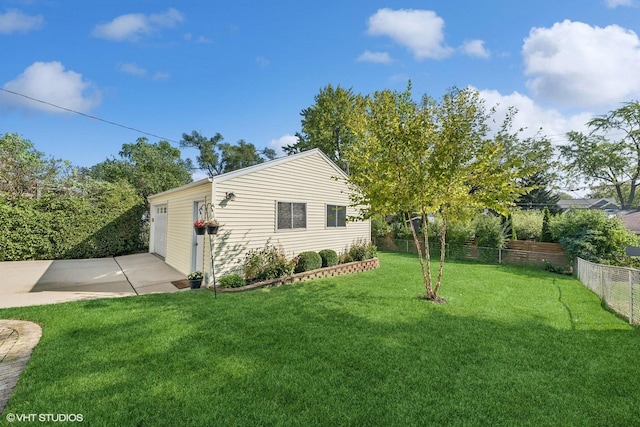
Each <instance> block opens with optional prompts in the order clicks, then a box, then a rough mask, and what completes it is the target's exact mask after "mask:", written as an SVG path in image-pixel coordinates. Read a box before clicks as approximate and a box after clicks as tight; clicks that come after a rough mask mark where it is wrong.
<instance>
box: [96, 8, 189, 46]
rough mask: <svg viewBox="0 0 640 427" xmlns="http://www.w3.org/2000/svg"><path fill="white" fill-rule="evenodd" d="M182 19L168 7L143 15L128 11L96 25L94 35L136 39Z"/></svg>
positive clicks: (107, 38)
mask: <svg viewBox="0 0 640 427" xmlns="http://www.w3.org/2000/svg"><path fill="white" fill-rule="evenodd" d="M182 21H184V16H183V15H182V13H180V11H178V10H176V9H173V8H170V9H168V10H167V11H166V12H164V13H157V14H151V15H145V14H142V13H130V14H127V15H120V16H118V17H117V18H115V19H114V20H113V21H111V22H108V23H106V24H99V25H96V26H95V28H94V29H93V31H92V33H91V34H92V35H93V36H94V37H98V38H101V39H106V40H113V41H137V40H139V39H140V38H141V37H142V36H145V35H149V34H152V33H154V32H157V31H159V30H160V29H162V28H173V27H175V26H176V25H177V24H179V23H180V22H182Z"/></svg>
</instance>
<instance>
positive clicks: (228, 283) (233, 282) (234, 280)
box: [218, 273, 246, 288]
mask: <svg viewBox="0 0 640 427" xmlns="http://www.w3.org/2000/svg"><path fill="white" fill-rule="evenodd" d="M218 284H219V285H220V287H221V288H239V287H241V286H244V285H245V284H246V282H245V280H244V277H242V276H241V275H239V274H236V273H233V274H227V275H226V276H223V277H221V278H220V280H218Z"/></svg>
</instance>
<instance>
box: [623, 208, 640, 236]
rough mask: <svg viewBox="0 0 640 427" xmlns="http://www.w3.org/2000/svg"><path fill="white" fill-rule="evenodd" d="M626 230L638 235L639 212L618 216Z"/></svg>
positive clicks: (639, 229)
mask: <svg viewBox="0 0 640 427" xmlns="http://www.w3.org/2000/svg"><path fill="white" fill-rule="evenodd" d="M619 217H620V219H621V220H622V222H623V223H624V226H625V227H626V229H627V230H629V231H631V232H632V233H635V234H640V212H631V213H627V214H625V215H619Z"/></svg>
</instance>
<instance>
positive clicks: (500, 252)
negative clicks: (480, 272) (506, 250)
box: [498, 248, 502, 264]
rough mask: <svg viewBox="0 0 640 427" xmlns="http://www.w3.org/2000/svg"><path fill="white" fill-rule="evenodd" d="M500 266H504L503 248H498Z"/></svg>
mask: <svg viewBox="0 0 640 427" xmlns="http://www.w3.org/2000/svg"><path fill="white" fill-rule="evenodd" d="M498 264H502V248H498Z"/></svg>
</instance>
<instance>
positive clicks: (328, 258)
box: [318, 249, 338, 267]
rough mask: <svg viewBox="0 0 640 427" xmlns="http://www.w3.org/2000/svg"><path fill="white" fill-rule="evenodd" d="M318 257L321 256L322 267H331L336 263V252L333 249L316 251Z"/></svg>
mask: <svg viewBox="0 0 640 427" xmlns="http://www.w3.org/2000/svg"><path fill="white" fill-rule="evenodd" d="M318 255H320V258H322V266H323V267H333V266H334V265H337V264H338V254H337V253H336V251H334V250H333V249H323V250H321V251H320V252H318Z"/></svg>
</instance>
